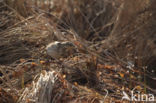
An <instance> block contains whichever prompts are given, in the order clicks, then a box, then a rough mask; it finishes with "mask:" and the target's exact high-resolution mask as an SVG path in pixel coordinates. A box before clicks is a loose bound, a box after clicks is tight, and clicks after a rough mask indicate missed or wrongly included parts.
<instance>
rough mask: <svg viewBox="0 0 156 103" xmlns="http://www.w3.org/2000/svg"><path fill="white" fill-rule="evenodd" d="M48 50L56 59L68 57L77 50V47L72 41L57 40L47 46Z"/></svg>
mask: <svg viewBox="0 0 156 103" xmlns="http://www.w3.org/2000/svg"><path fill="white" fill-rule="evenodd" d="M46 52H47V54H48V55H49V56H51V57H52V58H54V59H59V58H66V57H68V56H70V55H71V54H74V53H75V52H76V47H75V45H74V44H73V43H72V42H70V41H63V42H59V41H55V42H51V43H49V44H48V45H47V46H46Z"/></svg>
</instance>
